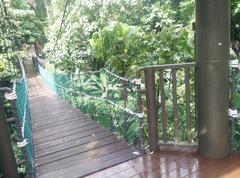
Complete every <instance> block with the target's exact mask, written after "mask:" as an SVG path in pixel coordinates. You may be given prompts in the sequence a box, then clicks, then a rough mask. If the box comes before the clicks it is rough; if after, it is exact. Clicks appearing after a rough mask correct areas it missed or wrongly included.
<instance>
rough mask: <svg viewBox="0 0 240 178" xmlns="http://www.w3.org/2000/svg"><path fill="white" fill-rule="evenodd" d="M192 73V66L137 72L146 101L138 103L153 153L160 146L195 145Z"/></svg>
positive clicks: (193, 66)
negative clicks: (145, 122) (143, 112)
mask: <svg viewBox="0 0 240 178" xmlns="http://www.w3.org/2000/svg"><path fill="white" fill-rule="evenodd" d="M194 73H195V63H184V64H167V65H153V66H146V67H142V68H140V69H139V70H138V76H139V78H144V80H145V90H146V91H145V92H146V98H144V97H143V98H142V100H143V102H142V103H143V105H144V103H145V105H146V111H147V119H148V134H149V135H148V138H149V145H150V150H152V151H155V150H157V149H158V148H159V146H160V145H183V144H184V145H191V144H193V143H194V142H195V139H196V136H197V130H196V128H197V122H196V110H195V109H196V104H195V98H196V96H195V78H194V76H195V74H194ZM143 74H144V75H143ZM141 75H143V76H141ZM143 96H144V95H143ZM144 101H146V102H144Z"/></svg>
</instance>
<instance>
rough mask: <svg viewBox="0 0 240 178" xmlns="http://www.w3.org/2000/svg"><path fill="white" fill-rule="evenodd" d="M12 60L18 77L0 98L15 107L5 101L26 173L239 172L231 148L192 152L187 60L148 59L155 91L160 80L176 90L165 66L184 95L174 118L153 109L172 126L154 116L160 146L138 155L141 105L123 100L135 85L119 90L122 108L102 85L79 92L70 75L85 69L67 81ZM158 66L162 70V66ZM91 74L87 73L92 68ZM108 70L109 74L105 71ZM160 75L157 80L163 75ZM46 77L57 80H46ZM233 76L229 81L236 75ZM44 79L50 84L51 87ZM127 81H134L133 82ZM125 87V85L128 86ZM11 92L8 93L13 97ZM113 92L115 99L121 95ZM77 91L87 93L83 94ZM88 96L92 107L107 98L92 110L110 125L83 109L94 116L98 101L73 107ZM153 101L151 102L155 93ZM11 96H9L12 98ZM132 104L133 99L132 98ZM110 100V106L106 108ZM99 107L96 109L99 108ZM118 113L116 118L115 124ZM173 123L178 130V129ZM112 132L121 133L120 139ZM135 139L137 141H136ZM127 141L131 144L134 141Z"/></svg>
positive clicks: (47, 177) (53, 176)
mask: <svg viewBox="0 0 240 178" xmlns="http://www.w3.org/2000/svg"><path fill="white" fill-rule="evenodd" d="M20 66H21V69H22V73H23V76H22V78H21V79H20V80H18V81H16V82H14V85H13V92H12V93H9V94H6V95H5V97H6V98H7V99H8V100H10V101H14V102H15V104H16V107H17V108H15V109H14V107H13V111H14V113H15V115H14V117H16V118H18V122H17V123H18V124H19V126H17V128H20V129H18V135H19V138H22V140H20V141H21V142H20V143H18V146H19V147H20V148H22V150H23V153H24V160H25V165H26V170H27V172H26V173H27V176H26V177H31V178H33V177H36V178H66V177H68V178H77V177H90V178H91V177H92V178H95V177H96V178H98V177H99V178H100V177H104V178H105V177H112V178H116V177H117V178H118V177H181V178H182V177H199V178H212V177H230V178H235V177H238V176H239V174H240V167H239V164H238V163H239V160H240V155H239V153H235V154H232V155H231V156H230V157H229V158H227V159H223V160H209V159H207V158H204V157H202V156H200V155H199V154H198V153H197V144H196V143H195V142H194V134H193V133H195V131H194V132H188V131H189V130H190V129H194V127H195V126H194V121H195V117H194V111H190V112H189V104H190V101H189V100H190V99H191V98H192V97H191V95H190V92H189V89H190V87H189V86H191V82H190V81H191V80H190V74H191V73H190V71H191V70H192V69H193V67H194V63H190V64H181V65H162V66H155V71H157V70H160V82H161V83H162V84H165V85H167V87H164V88H163V87H162V86H163V85H159V88H160V89H161V91H158V92H160V94H159V95H160V96H159V97H160V98H161V97H163V95H164V94H165V93H166V92H165V91H164V90H165V89H168V87H169V88H170V89H171V88H173V89H174V90H173V97H174V98H176V96H177V95H176V93H177V92H179V90H177V88H176V86H177V85H179V83H178V81H177V80H176V77H177V75H176V77H173V78H170V79H171V80H172V81H173V84H171V83H172V81H171V80H169V82H168V78H167V77H166V76H169V75H168V74H169V72H170V75H173V76H175V74H176V73H175V72H174V71H176V70H177V71H178V72H181V73H180V74H181V75H179V76H180V77H183V78H185V80H181V81H184V82H185V95H184V94H183V96H184V97H185V98H186V104H185V106H186V114H185V115H183V117H182V116H180V115H179V118H177V119H176V120H171V119H170V118H169V117H167V116H166V115H164V112H165V111H164V110H161V112H160V114H163V117H162V118H163V122H166V121H167V123H168V124H169V125H173V127H172V128H174V129H173V130H171V132H169V130H166V128H165V127H166V126H164V124H162V123H161V122H159V123H156V124H159V126H160V127H163V129H162V130H161V129H160V132H159V133H158V134H159V136H160V142H159V144H157V147H159V148H160V149H159V150H156V151H155V152H154V153H150V154H145V152H144V151H140V149H136V148H143V149H144V150H148V148H146V147H143V146H146V144H145V143H146V138H144V137H145V136H144V135H145V134H144V132H145V131H144V130H142V129H146V128H145V125H146V123H145V120H144V119H143V120H141V118H142V117H143V116H144V115H142V114H141V113H140V111H141V110H137V111H136V112H134V111H135V110H134V107H136V106H135V105H131V104H129V103H131V102H129V100H130V101H131V99H132V98H134V97H132V96H134V93H135V92H136V91H138V90H134V89H132V90H131V91H132V92H131V91H127V92H126V91H125V92H126V93H127V94H128V95H127V96H128V97H126V98H127V99H128V100H127V99H126V102H123V103H124V105H123V106H126V107H125V108H124V107H123V106H121V105H118V104H117V102H116V103H115V102H113V101H112V100H111V102H110V100H108V98H109V97H108V94H111V92H110V91H108V94H106V95H104V97H105V98H103V97H100V98H99V96H98V97H97V94H99V93H96V92H95V90H92V88H90V89H91V92H92V93H95V94H96V96H93V95H90V94H87V93H84V90H83V89H82V88H78V85H77V84H78V81H79V80H80V79H81V80H82V81H81V85H83V84H84V82H86V81H85V79H87V78H89V76H85V77H83V76H82V75H81V76H79V75H78V76H77V78H78V80H77V81H75V80H74V79H75V78H74V77H70V78H71V81H70V82H69V81H68V80H67V79H69V78H68V77H69V76H68V75H63V74H56V73H55V74H54V77H53V76H52V74H53V73H50V72H48V71H47V70H46V69H44V68H42V67H41V66H38V70H39V72H40V75H37V73H36V72H35V70H33V65H32V63H31V61H26V65H25V66H26V71H27V77H26V76H25V71H24V67H23V65H22V63H21V62H20ZM35 66H36V65H35ZM147 70H148V68H147ZM163 71H165V72H164V73H163ZM172 71H173V72H172ZM171 72H172V73H171ZM182 72H183V73H185V75H182V74H183V73H182ZM235 72H236V71H235ZM235 72H234V73H235ZM95 74H96V73H94V75H95ZM146 74H147V73H146ZM163 74H165V75H163ZM235 74H236V73H235ZM84 75H85V74H84ZM91 75H92V74H91ZM97 75H99V76H101V75H102V74H99V72H97ZM110 75H111V76H112V75H113V74H110ZM147 75H148V74H147ZM150 76H151V75H150ZM150 76H149V77H150ZM152 76H154V75H152ZM179 76H178V77H179ZM79 78H80V79H79ZM116 78H118V79H119V80H120V81H125V82H127V83H129V81H128V80H125V79H123V78H119V77H118V76H114V80H115V79H116ZM108 79H110V78H108ZM164 79H165V82H163V80H164ZM27 80H28V82H27ZM54 81H55V82H58V83H54ZM60 81H62V83H59V82H60ZM151 81H154V80H151ZM234 81H235V80H234ZM112 82H113V81H110V83H112ZM73 83H74V86H75V88H78V90H79V91H80V92H79V93H78V95H77V94H76V93H75V95H73V96H74V97H72V98H71V97H70V99H69V98H68V97H69V96H72V95H71V93H73V92H74V90H72V89H71V90H70V89H69V88H67V87H70V86H71V87H74V86H73V85H72V84H73ZM233 83H235V84H236V81H235V82H233ZM27 84H28V85H27ZM46 84H47V85H46ZM50 84H52V86H51V85H50ZM88 84H89V83H88ZM235 84H234V85H235ZM129 85H131V86H132V84H131V83H129ZM27 86H28V87H27ZM49 86H50V88H51V89H50V88H49ZM121 86H122V85H121ZM124 86H125V85H124ZM133 86H135V84H134V85H133ZM137 86H138V87H139V82H137ZM151 86H153V85H152V84H150V83H149V84H148V85H147V87H151ZM157 86H158V85H157ZM128 87H129V88H130V86H128ZM138 87H137V88H138ZM118 89H119V88H117V91H118ZM138 89H139V88H138ZM235 89H236V87H234V88H233V91H232V94H231V96H232V97H233V98H235V97H234V95H235V94H234V93H235V92H236V91H235ZM14 91H15V92H16V93H15V94H16V97H15V94H14ZM53 91H55V92H53ZM123 91H124V90H121V93H122V92H123ZM151 93H152V92H151ZM154 93H155V92H154ZM57 94H58V95H59V96H61V97H62V98H60V97H59V96H58V95H57ZM102 94H104V93H101V95H102ZM101 95H100V96H101ZM174 95H175V96H174ZM28 96H29V100H28ZM117 96H118V95H117ZM119 96H120V98H122V95H119ZM78 97H79V98H80V100H77V99H79V98H78ZM84 97H85V99H86V98H87V99H86V100H84ZM155 97H156V96H155ZM106 98H107V99H106ZM137 98H138V97H137ZM163 98H165V97H163ZM113 99H115V101H117V99H119V98H114V97H113ZM138 99H139V98H138ZM170 99H171V98H170ZM91 100H93V101H94V104H96V105H93V106H98V104H99V103H98V102H97V101H100V102H101V105H103V104H104V103H107V107H108V110H107V113H108V112H112V115H97V116H98V117H100V116H104V119H103V120H102V121H105V120H109V121H111V122H110V123H111V124H106V125H108V126H109V127H108V130H107V129H105V128H103V127H102V125H100V124H99V123H98V122H97V121H96V120H94V119H95V118H94V117H93V119H92V118H91V114H92V115H95V114H96V113H98V112H99V110H98V108H95V110H94V112H95V113H89V114H83V113H81V112H80V111H79V108H80V109H82V108H81V107H82V105H85V102H86V103H91ZM67 101H68V102H71V103H73V105H74V104H76V103H75V101H78V102H80V103H81V105H80V106H81V107H80V106H77V105H75V106H77V108H76V107H74V106H73V105H72V104H69V103H68V102H67ZM84 101H85V102H84ZM121 101H122V100H120V102H119V103H120V104H121V103H122V102H121ZM156 101H158V99H157V100H156ZM156 101H155V102H156ZM14 102H12V103H13V105H14ZM137 103H138V104H139V102H137ZM140 103H141V102H140ZM165 103H167V99H166V100H164V102H163V103H162V107H163V106H164V104H165ZM176 103H179V102H177V101H176V100H175V101H173V106H174V105H176ZM148 105H149V103H148ZM156 105H157V104H156ZM87 106H88V105H87ZM91 106H92V105H91ZM111 106H113V107H114V109H113V108H112V107H111ZM168 107H169V106H168V105H166V107H165V106H164V108H165V109H167V108H168ZM129 108H131V109H129ZM91 109H92V108H91ZM149 109H151V107H150V108H148V110H149ZM152 109H154V108H152ZM15 110H16V111H15ZM119 110H120V111H122V114H119V112H118V113H117V114H116V115H113V114H114V113H115V112H116V111H119ZM90 111H91V110H90ZM100 111H101V112H102V110H100ZM114 111H115V112H114ZM153 112H156V111H153ZM177 112H178V108H174V112H173V113H175V114H176V113H177ZM119 115H120V116H121V117H120V116H119ZM113 116H118V118H112V117H113ZM130 116H131V117H130ZM175 116H177V115H175ZM108 117H109V118H108ZM134 117H135V118H134ZM144 117H145V116H144ZM190 118H191V119H190ZM121 119H123V120H122V125H121V123H120V121H121ZM119 120H120V121H119ZM117 121H118V122H117ZM124 121H125V122H124ZM126 124H128V125H127V126H128V127H126ZM136 124H137V127H136V128H135V129H132V130H130V129H129V128H134V127H132V125H133V126H136ZM139 124H140V125H139ZM176 124H180V125H181V127H180V126H179V127H177V125H176ZM175 126H176V127H175ZM119 128H120V129H119ZM181 129H184V130H183V131H181ZM149 130H151V127H149ZM142 131H143V132H142ZM19 133H20V134H19ZM114 133H118V134H114ZM126 133H127V134H126ZM179 133H181V134H183V133H184V134H185V135H182V136H181V135H180V134H179ZM158 134H157V135H158ZM117 135H118V136H121V138H120V137H118V136H117ZM154 136H156V135H154V134H152V135H151V137H154ZM148 137H150V133H149V135H148ZM141 138H142V140H143V141H141ZM148 139H149V143H150V148H151V147H152V148H153V147H154V144H155V142H154V140H151V139H150V138H148ZM157 139H158V138H157ZM126 141H127V142H128V143H127V142H126ZM131 145H134V146H135V148H134V147H133V146H131Z"/></svg>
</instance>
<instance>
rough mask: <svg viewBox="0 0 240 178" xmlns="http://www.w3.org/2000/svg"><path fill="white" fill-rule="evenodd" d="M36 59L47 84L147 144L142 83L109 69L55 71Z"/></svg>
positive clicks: (130, 137) (130, 140)
mask: <svg viewBox="0 0 240 178" xmlns="http://www.w3.org/2000/svg"><path fill="white" fill-rule="evenodd" d="M36 60H37V59H35V60H33V63H34V65H35V68H36V69H37V70H38V72H39V74H40V76H41V78H42V79H43V81H44V82H45V84H46V85H47V86H48V87H50V88H51V89H52V90H53V91H54V92H55V93H57V94H58V95H59V96H61V97H62V98H64V99H65V100H67V101H68V102H69V103H70V104H72V105H73V106H75V107H76V108H78V109H79V110H80V111H81V112H83V113H86V114H88V115H90V117H91V118H92V119H95V120H96V121H97V122H99V123H101V124H102V125H103V126H104V127H106V128H108V129H109V130H110V131H111V132H114V133H116V134H118V135H119V136H121V137H122V138H124V139H125V140H126V141H127V142H128V143H130V144H133V145H135V146H138V147H139V148H144V145H145V144H146V139H144V138H145V133H146V132H145V131H144V129H145V125H146V124H145V123H144V120H143V117H144V115H143V113H141V112H140V111H139V105H138V97H139V95H140V90H138V87H139V85H140V84H138V83H136V82H135V81H134V79H133V80H128V79H124V78H122V77H120V76H117V75H115V74H113V73H111V72H110V71H108V70H106V69H102V70H99V71H94V72H89V71H88V72H82V71H79V72H77V73H67V74H66V73H63V72H61V71H60V72H52V71H48V70H47V69H45V68H43V67H42V66H41V65H39V63H38V62H37V61H36Z"/></svg>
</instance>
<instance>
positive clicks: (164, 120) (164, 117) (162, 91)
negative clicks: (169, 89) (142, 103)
mask: <svg viewBox="0 0 240 178" xmlns="http://www.w3.org/2000/svg"><path fill="white" fill-rule="evenodd" d="M163 72H164V71H163V70H160V71H159V75H160V76H159V78H160V81H159V82H160V95H161V110H162V113H161V114H162V127H163V141H164V142H167V141H168V138H167V112H166V96H165V89H164V73H163Z"/></svg>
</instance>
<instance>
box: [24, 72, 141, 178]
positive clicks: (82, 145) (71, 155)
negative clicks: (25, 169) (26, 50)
mask: <svg viewBox="0 0 240 178" xmlns="http://www.w3.org/2000/svg"><path fill="white" fill-rule="evenodd" d="M28 76H29V75H28ZM28 83H29V88H30V91H29V95H30V108H31V115H32V125H33V144H34V157H35V166H36V177H37V178H75V177H83V176H86V175H89V174H92V173H94V172H97V171H100V170H102V169H105V168H108V167H111V166H114V165H116V164H119V163H122V162H125V161H128V160H131V159H134V158H136V157H139V156H140V155H141V154H142V153H140V152H139V151H137V150H135V149H134V148H132V147H131V146H129V145H128V144H127V143H126V142H125V141H123V140H120V139H118V138H117V137H116V136H115V135H113V134H112V133H110V132H108V131H107V130H106V129H104V128H102V127H101V126H100V125H98V124H97V123H96V122H95V121H93V120H91V119H90V118H89V117H88V116H86V115H84V114H82V113H80V112H79V111H78V110H77V109H75V108H73V107H72V106H71V105H70V104H68V103H67V102H65V101H64V100H62V99H60V98H58V97H57V96H56V95H54V94H53V93H52V92H51V91H50V90H48V89H47V88H46V87H44V85H43V84H42V82H41V80H40V78H39V77H38V76H35V75H30V76H29V81H28Z"/></svg>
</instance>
